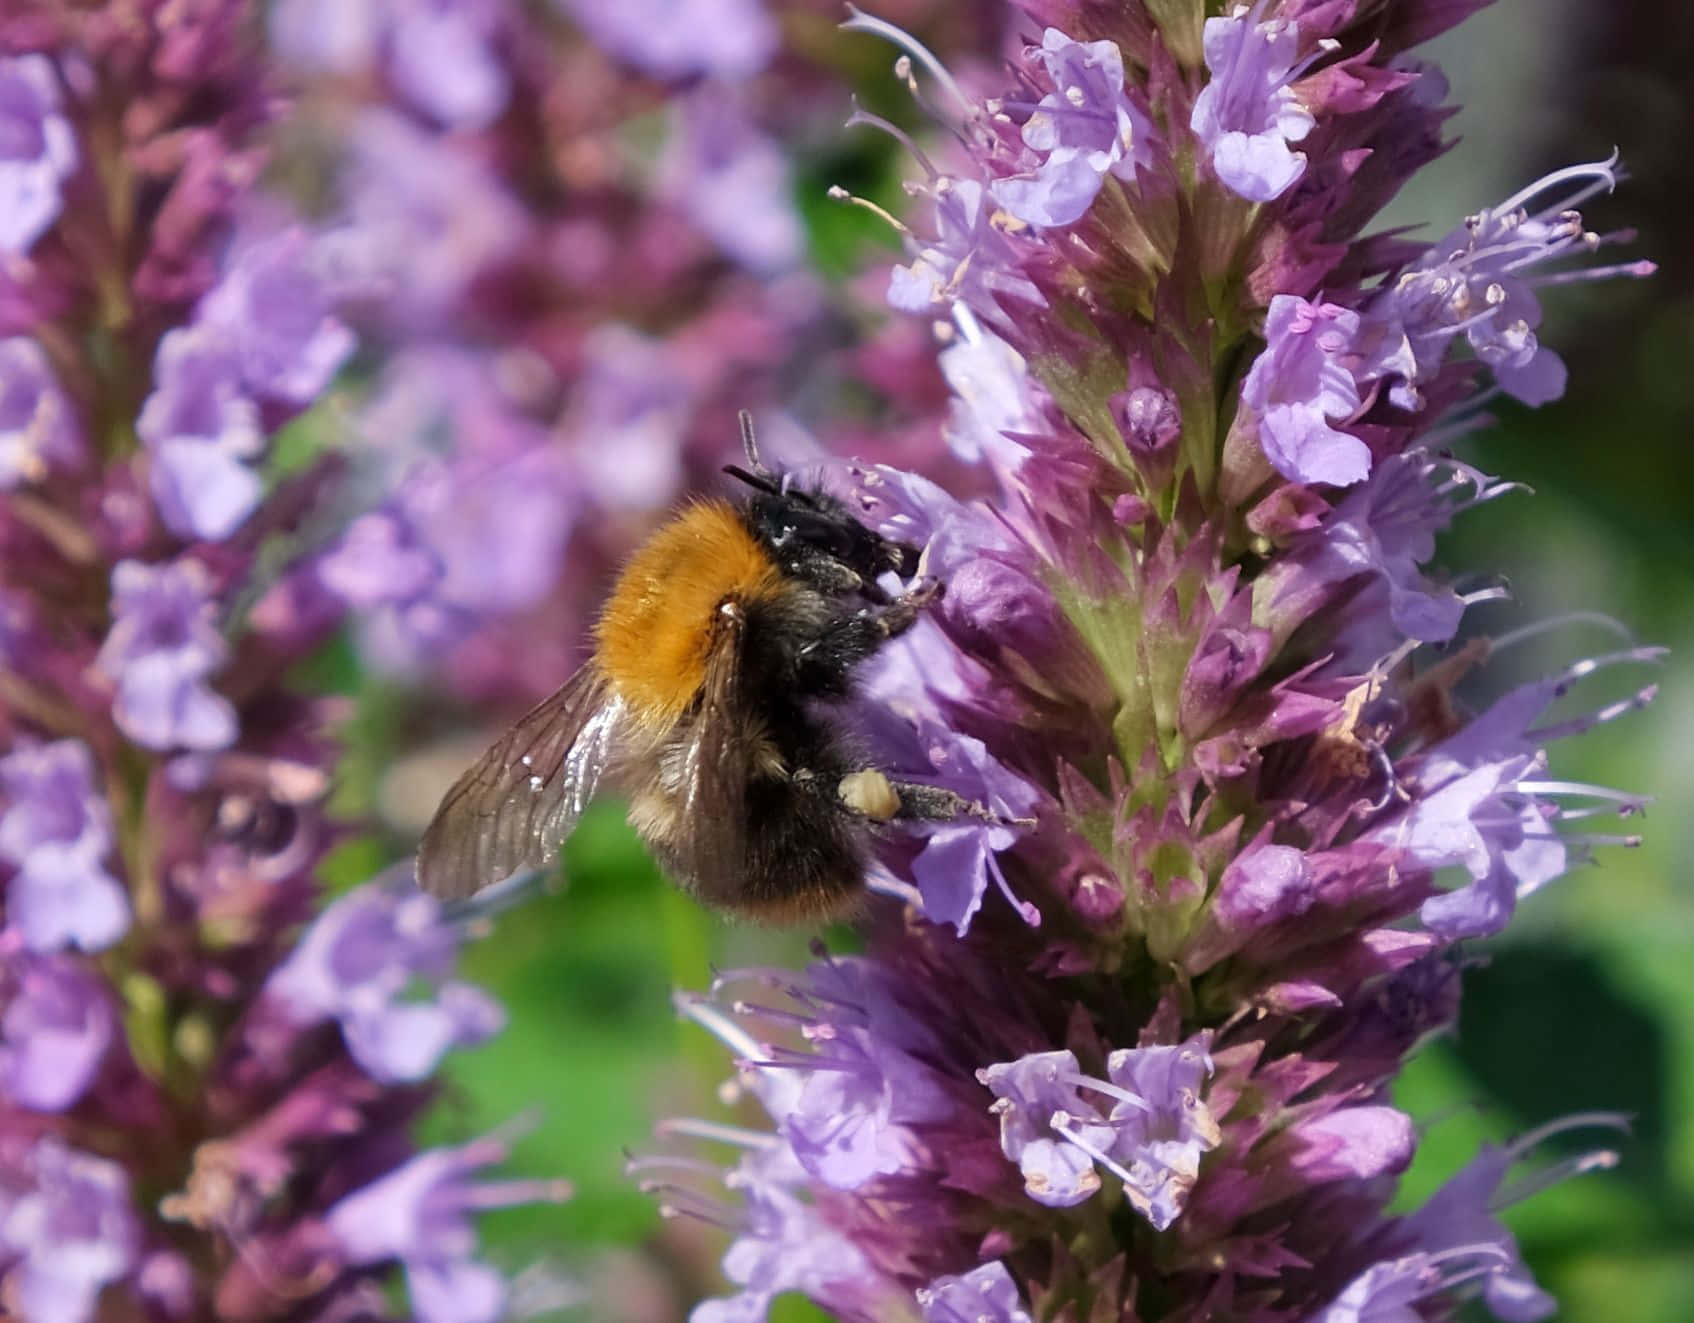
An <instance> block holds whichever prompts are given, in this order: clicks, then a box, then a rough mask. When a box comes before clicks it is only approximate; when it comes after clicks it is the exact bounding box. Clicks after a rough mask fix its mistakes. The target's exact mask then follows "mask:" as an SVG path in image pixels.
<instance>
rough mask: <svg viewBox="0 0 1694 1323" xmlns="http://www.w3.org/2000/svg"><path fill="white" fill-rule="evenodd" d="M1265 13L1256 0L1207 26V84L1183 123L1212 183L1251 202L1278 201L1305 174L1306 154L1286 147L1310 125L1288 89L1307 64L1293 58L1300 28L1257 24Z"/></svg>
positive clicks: (1308, 115) (1306, 112)
mask: <svg viewBox="0 0 1694 1323" xmlns="http://www.w3.org/2000/svg"><path fill="white" fill-rule="evenodd" d="M1264 9H1265V4H1264V0H1259V3H1258V4H1255V5H1254V6H1253V8H1252V9H1251V10H1249V9H1248V8H1247V6H1246V5H1237V6H1236V7H1235V10H1234V11H1233V12H1232V13H1230V14H1229V15H1227V16H1224V17H1220V18H1208V19H1207V20H1206V32H1205V49H1206V68H1207V69H1209V70H1210V71H1211V74H1212V78H1211V81H1210V82H1209V83H1207V84H1206V86H1205V88H1204V89H1203V90H1202V91H1201V93H1200V95H1199V96H1198V97H1197V98H1196V99H1195V102H1194V111H1193V114H1192V115H1191V116H1190V117H1189V121H1188V127H1189V128H1190V129H1192V130H1193V131H1194V133H1195V134H1196V135H1197V136H1198V137H1199V139H1200V142H1201V144H1202V146H1204V147H1205V149H1206V151H1207V152H1208V153H1209V154H1210V156H1211V159H1212V169H1213V170H1215V171H1216V172H1217V176H1218V178H1219V179H1221V180H1222V181H1223V182H1224V184H1225V185H1226V186H1228V187H1229V188H1230V189H1232V190H1233V191H1234V192H1236V193H1239V194H1240V195H1241V196H1242V197H1244V198H1246V199H1247V200H1248V201H1250V202H1270V201H1272V200H1274V199H1276V198H1279V197H1281V196H1282V195H1283V194H1284V193H1286V192H1287V191H1288V190H1289V189H1290V188H1292V187H1293V186H1294V183H1295V181H1296V180H1298V179H1299V178H1300V176H1301V175H1302V174H1304V173H1305V170H1306V157H1305V155H1304V154H1303V153H1301V152H1296V151H1293V150H1291V149H1290V148H1289V146H1288V144H1289V143H1291V142H1299V141H1300V140H1301V139H1303V138H1304V137H1305V136H1306V135H1307V134H1308V133H1310V132H1311V131H1312V126H1313V124H1314V123H1315V122H1316V121H1315V120H1314V119H1313V118H1312V113H1311V111H1309V110H1307V109H1306V107H1305V106H1304V105H1302V104H1301V103H1300V99H1299V97H1298V96H1296V95H1295V93H1294V90H1293V89H1292V88H1291V87H1290V86H1289V83H1290V82H1292V81H1293V80H1294V78H1296V77H1297V76H1298V75H1299V72H1300V70H1301V68H1303V67H1304V63H1306V62H1302V61H1301V60H1300V59H1299V53H1300V28H1299V25H1298V24H1296V23H1294V22H1293V21H1291V20H1288V19H1272V20H1269V21H1266V22H1260V21H1259V15H1260V14H1261V13H1263V12H1264ZM1308 62H1309V61H1308Z"/></svg>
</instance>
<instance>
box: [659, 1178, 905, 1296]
mask: <svg viewBox="0 0 1694 1323" xmlns="http://www.w3.org/2000/svg"><path fill="white" fill-rule="evenodd" d="M781 1156H782V1155H781V1154H780V1152H779V1153H776V1154H764V1153H759V1152H754V1153H751V1154H749V1155H747V1156H746V1157H744V1158H743V1159H742V1161H741V1163H740V1164H739V1166H738V1167H737V1168H736V1169H735V1171H734V1172H732V1173H731V1174H730V1176H729V1177H728V1184H729V1186H730V1188H731V1189H734V1190H737V1191H739V1192H741V1194H742V1195H743V1197H744V1199H745V1212H744V1220H743V1222H742V1225H741V1227H740V1228H739V1234H738V1235H737V1236H736V1238H735V1240H734V1242H733V1243H732V1244H731V1245H730V1247H729V1250H728V1251H727V1252H726V1253H725V1254H724V1258H723V1273H724V1276H725V1277H727V1278H728V1279H729V1280H730V1282H731V1283H733V1284H734V1285H736V1286H738V1287H740V1288H741V1289H740V1290H739V1291H738V1292H737V1293H736V1294H735V1295H732V1296H728V1297H725V1298H723V1299H717V1300H707V1301H704V1302H702V1303H701V1304H699V1305H696V1306H695V1307H694V1309H693V1310H692V1311H691V1312H690V1313H689V1315H688V1323H760V1320H762V1319H764V1318H765V1317H766V1314H767V1313H768V1311H769V1309H770V1305H771V1301H772V1300H774V1299H775V1298H776V1297H777V1296H779V1295H781V1294H783V1293H784V1292H785V1291H800V1292H802V1293H804V1294H805V1295H806V1296H808V1297H809V1298H811V1299H812V1300H815V1301H817V1302H819V1303H820V1304H822V1305H824V1306H825V1307H826V1308H831V1309H838V1310H841V1311H842V1312H843V1313H846V1314H847V1315H848V1316H849V1317H857V1316H861V1313H863V1316H869V1317H877V1316H878V1314H877V1313H876V1311H875V1310H874V1309H872V1310H869V1311H865V1306H866V1305H869V1304H872V1303H873V1302H874V1303H880V1304H882V1305H883V1306H885V1307H886V1306H887V1305H888V1304H889V1299H888V1296H889V1295H890V1294H891V1292H890V1288H889V1286H888V1285H887V1284H885V1283H884V1282H883V1281H882V1280H881V1278H880V1275H879V1274H878V1273H877V1272H876V1271H875V1269H874V1268H873V1267H872V1266H871V1264H870V1262H869V1261H868V1260H867V1259H866V1258H865V1256H864V1254H863V1253H861V1252H860V1250H859V1249H858V1248H857V1247H856V1246H855V1245H854V1244H853V1241H852V1240H851V1238H849V1237H847V1236H845V1235H843V1234H841V1232H839V1231H837V1230H835V1229H834V1228H833V1227H831V1226H830V1225H829V1223H828V1222H827V1221H826V1220H825V1219H824V1218H823V1217H822V1216H820V1214H819V1213H818V1211H817V1210H816V1209H815V1208H814V1207H813V1206H812V1205H810V1204H808V1203H805V1202H803V1201H802V1200H800V1199H799V1198H797V1197H796V1196H795V1195H794V1194H793V1192H792V1191H791V1190H789V1189H788V1188H786V1182H785V1181H784V1179H783V1174H782V1173H783V1163H782V1161H781ZM855 1310H857V1311H861V1312H854V1311H855Z"/></svg>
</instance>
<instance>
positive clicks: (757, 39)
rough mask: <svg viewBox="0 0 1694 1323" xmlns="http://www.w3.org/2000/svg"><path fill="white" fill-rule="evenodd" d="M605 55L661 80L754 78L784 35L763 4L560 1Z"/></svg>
mask: <svg viewBox="0 0 1694 1323" xmlns="http://www.w3.org/2000/svg"><path fill="white" fill-rule="evenodd" d="M555 2H556V3H557V4H559V5H560V6H561V7H562V8H563V9H564V10H565V12H566V13H568V14H569V15H570V16H571V18H572V19H574V20H575V21H576V22H577V23H578V24H580V25H581V26H582V30H583V31H584V32H586V33H587V34H588V35H589V36H590V37H591V38H592V39H593V40H594V42H595V44H596V45H598V46H599V47H600V48H601V49H602V50H604V51H605V52H606V53H607V54H608V55H610V56H612V57H613V58H614V59H619V60H623V61H626V62H627V63H629V64H632V65H634V66H635V67H636V68H638V69H641V70H642V71H644V72H646V73H650V74H653V75H654V76H656V77H659V78H686V77H689V76H690V75H693V74H704V75H706V76H708V77H711V78H722V79H726V80H731V81H733V80H736V79H741V78H750V77H752V75H754V74H756V73H758V72H759V70H761V69H763V68H764V67H765V65H766V64H768V63H770V60H771V58H772V56H774V55H775V54H776V51H777V47H778V43H779V40H780V33H779V32H778V30H777V26H776V23H775V21H774V20H773V19H772V18H771V16H770V15H769V14H768V13H766V12H765V7H764V5H763V4H762V3H761V0H632V2H631V3H627V4H616V5H608V4H603V3H601V2H600V0H555Z"/></svg>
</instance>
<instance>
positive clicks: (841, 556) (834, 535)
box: [724, 465, 918, 597]
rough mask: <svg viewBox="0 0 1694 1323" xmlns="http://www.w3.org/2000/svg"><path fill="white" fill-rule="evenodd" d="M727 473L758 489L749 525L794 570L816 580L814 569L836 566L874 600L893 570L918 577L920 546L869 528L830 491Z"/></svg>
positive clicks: (779, 479) (756, 475)
mask: <svg viewBox="0 0 1694 1323" xmlns="http://www.w3.org/2000/svg"><path fill="white" fill-rule="evenodd" d="M724 471H725V472H726V473H729V474H731V475H732V476H734V477H737V478H739V479H741V481H742V482H745V483H746V484H747V485H748V486H750V487H752V488H753V496H752V499H751V500H749V501H748V503H747V518H748V522H749V523H751V524H752V526H753V529H754V531H755V532H756V533H757V534H758V535H759V538H760V539H761V540H762V541H763V542H764V543H765V545H766V546H767V547H769V548H770V550H771V554H772V555H773V556H775V557H776V559H777V561H778V562H779V563H780V564H782V566H783V567H784V568H785V569H787V570H789V571H790V572H792V573H796V574H799V575H800V576H801V577H803V578H807V577H813V576H811V575H809V574H808V573H807V570H808V566H809V565H811V564H815V563H816V562H819V561H825V562H834V563H835V564H836V565H839V566H845V567H846V568H848V569H850V570H852V571H853V573H854V574H856V575H858V577H859V578H860V579H861V580H862V581H863V582H864V583H865V584H866V585H867V588H869V590H870V595H871V596H873V597H874V596H877V595H878V594H877V592H876V590H875V589H874V585H875V583H876V581H877V579H878V578H880V577H881V576H882V575H884V574H886V573H887V572H888V571H890V570H892V571H893V572H894V573H895V574H897V575H899V576H900V577H901V578H902V579H909V578H911V576H912V575H913V574H915V573H917V568H918V549H917V548H916V547H913V546H909V545H908V544H906V543H904V542H895V541H892V540H890V539H889V538H885V537H883V536H882V535H881V534H880V533H877V532H875V531H873V530H872V529H869V528H866V527H865V526H864V525H863V524H861V523H860V522H859V521H858V520H857V519H855V518H854V517H853V516H852V515H851V514H849V513H848V511H847V507H846V506H844V505H842V504H841V502H840V501H838V500H836V499H835V498H834V497H833V496H830V495H829V494H828V493H826V492H820V491H810V490H807V489H806V488H804V487H800V486H797V485H795V484H793V483H792V482H790V481H789V480H788V475H782V476H778V475H776V474H773V473H769V472H766V473H749V472H747V471H746V470H745V469H742V468H738V467H736V466H733V465H732V466H730V467H729V468H727V469H725V470H724ZM834 577H836V578H838V577H839V575H837V576H834Z"/></svg>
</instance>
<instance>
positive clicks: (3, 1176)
mask: <svg viewBox="0 0 1694 1323" xmlns="http://www.w3.org/2000/svg"><path fill="white" fill-rule="evenodd" d="M20 1149H21V1142H20V1141H19V1140H17V1139H14V1138H9V1139H8V1140H7V1141H5V1146H4V1147H0V1289H3V1290H4V1291H5V1294H6V1298H7V1300H8V1302H15V1303H16V1306H17V1308H18V1311H19V1315H20V1317H23V1318H27V1319H29V1320H30V1323H92V1320H93V1318H94V1315H95V1307H96V1304H97V1302H98V1300H99V1296H100V1292H101V1290H102V1289H103V1288H105V1287H106V1286H108V1285H110V1284H112V1283H113V1282H116V1281H118V1280H120V1279H121V1278H123V1277H125V1276H126V1275H127V1274H128V1273H129V1272H130V1271H131V1270H132V1269H133V1268H134V1267H135V1263H136V1253H137V1249H138V1241H139V1238H140V1237H139V1230H138V1228H137V1226H136V1219H135V1210H134V1208H133V1206H132V1205H131V1203H130V1193H129V1179H128V1177H127V1176H126V1175H125V1174H124V1170H123V1168H122V1167H120V1166H118V1165H117V1164H116V1163H115V1162H108V1161H106V1160H105V1159H104V1158H97V1157H93V1156H91V1155H90V1154H87V1153H79V1152H77V1151H76V1150H74V1149H72V1148H69V1147H67V1146H66V1144H65V1143H64V1141H63V1140H61V1139H60V1138H59V1137H58V1136H56V1135H46V1136H43V1137H42V1138H40V1139H37V1140H35V1141H34V1142H33V1143H32V1144H31V1145H30V1146H29V1147H28V1148H27V1149H22V1151H20Z"/></svg>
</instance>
